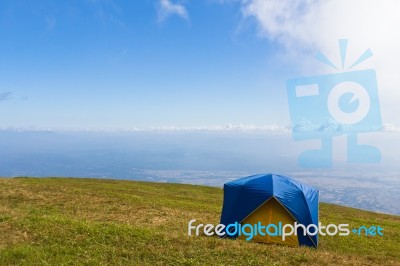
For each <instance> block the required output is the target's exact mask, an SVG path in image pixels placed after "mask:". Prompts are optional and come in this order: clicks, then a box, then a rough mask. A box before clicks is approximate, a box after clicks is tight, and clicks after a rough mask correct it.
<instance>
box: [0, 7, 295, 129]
mask: <svg viewBox="0 0 400 266" xmlns="http://www.w3.org/2000/svg"><path fill="white" fill-rule="evenodd" d="M162 2H163V1H161V2H158V1H105V0H104V1H54V0H47V1H40V3H37V2H32V1H28V0H22V1H2V2H1V4H0V34H1V40H2V41H1V43H0V92H1V93H5V92H9V93H11V95H10V97H8V99H7V101H2V102H1V103H0V112H1V113H2V114H3V115H2V116H1V117H2V118H1V120H0V121H1V122H0V123H1V126H3V127H29V126H30V127H37V128H52V129H58V128H59V129H100V128H101V129H104V128H106V129H107V128H109V129H127V128H132V127H139V128H146V127H154V126H208V125H221V124H222V125H223V124H228V123H232V124H255V125H264V124H274V123H278V124H282V125H287V124H289V122H290V121H289V118H288V115H287V112H286V109H287V103H286V94H285V87H284V86H285V84H284V82H285V80H286V78H287V77H289V76H290V74H291V73H293V71H294V70H293V71H292V70H291V69H287V68H286V67H285V66H284V64H277V57H276V55H277V54H279V53H280V52H281V51H282V49H283V48H282V47H281V46H280V45H279V44H277V43H276V42H274V41H271V40H269V39H266V38H260V37H259V36H258V35H257V27H256V24H255V23H254V21H252V20H251V19H248V18H245V17H244V16H243V15H242V13H241V6H240V4H239V3H238V2H231V3H224V4H221V3H219V2H216V1H190V2H187V3H186V5H185V8H186V10H187V12H188V14H190V17H187V18H184V17H182V16H179V14H174V13H172V14H169V16H166V17H164V18H162V19H161V18H160V9H161V8H162V7H161V6H160V5H161V3H162ZM283 70H284V71H283Z"/></svg>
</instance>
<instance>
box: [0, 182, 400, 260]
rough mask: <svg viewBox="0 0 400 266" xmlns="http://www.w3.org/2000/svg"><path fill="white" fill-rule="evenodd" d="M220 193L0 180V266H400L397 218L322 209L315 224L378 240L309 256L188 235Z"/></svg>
mask: <svg viewBox="0 0 400 266" xmlns="http://www.w3.org/2000/svg"><path fill="white" fill-rule="evenodd" d="M221 206H222V190H221V189H219V188H211V187H202V186H191V185H178V184H160V183H146V182H131V181H115V180H96V179H68V178H43V179H42V178H41V179H37V178H12V179H4V178H0V235H1V237H0V265H10V264H22V265H38V264H40V265H48V264H50V265H61V264H64V265H66V264H89V265H110V264H112V265H115V264H117V265H118V264H119V265H127V264H134V265H135V264H140V265H143V264H149V265H165V264H173V265H180V264H183V265H191V264H194V265H196V264H199V265H204V264H206V265H211V264H212V265H298V264H314V265H321V264H325V265H326V264H332V265H338V264H353V265H368V264H382V265H390V264H392V265H400V217H399V216H391V215H385V214H378V213H373V212H368V211H362V210H357V209H352V208H347V207H340V206H335V205H330V204H324V203H322V204H321V205H320V220H321V222H322V223H324V224H328V223H349V224H350V225H351V226H352V225H353V226H361V225H367V226H369V225H380V226H381V227H383V228H384V236H383V237H367V236H355V235H353V234H351V235H350V236H347V237H339V236H337V237H331V236H327V237H320V241H319V244H320V245H319V247H318V249H313V248H305V247H301V248H292V247H285V246H280V245H267V244H258V243H253V242H246V241H242V240H230V239H220V238H218V237H206V236H200V237H189V236H188V235H187V223H188V221H189V220H191V219H197V223H200V222H203V223H213V224H217V223H219V218H220V212H221Z"/></svg>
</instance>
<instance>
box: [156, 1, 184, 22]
mask: <svg viewBox="0 0 400 266" xmlns="http://www.w3.org/2000/svg"><path fill="white" fill-rule="evenodd" d="M173 15H176V16H179V17H181V18H183V19H184V20H189V14H188V12H187V10H186V8H185V7H184V6H183V5H182V4H178V3H172V2H171V1H170V0H160V6H159V9H158V21H159V22H163V21H164V20H166V19H167V18H168V17H170V16H173Z"/></svg>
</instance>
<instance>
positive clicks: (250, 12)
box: [241, 0, 400, 125]
mask: <svg viewBox="0 0 400 266" xmlns="http://www.w3.org/2000/svg"><path fill="white" fill-rule="evenodd" d="M241 2H242V13H243V15H244V16H245V17H247V18H252V19H254V20H255V21H256V23H257V25H258V32H259V34H260V35H261V36H263V37H266V38H269V39H270V40H273V41H276V42H278V43H280V44H281V45H282V46H283V47H285V48H286V51H287V53H288V54H290V55H291V56H290V57H291V58H292V62H291V64H293V66H296V65H297V66H299V65H300V66H301V68H302V69H303V71H304V74H305V75H315V74H322V73H327V72H332V70H331V69H329V68H327V67H325V66H324V65H322V64H321V63H319V62H318V61H316V60H313V59H312V55H314V54H315V53H316V52H317V50H320V51H321V52H323V53H324V54H325V55H326V56H327V57H328V58H329V59H331V61H332V62H333V63H334V64H335V65H339V66H340V65H341V59H340V54H339V48H338V42H337V41H338V39H349V44H348V52H347V60H346V64H345V71H346V67H347V68H348V67H349V66H350V65H351V64H352V63H353V62H354V61H355V60H356V59H357V58H358V57H359V56H360V55H361V54H362V53H363V52H364V51H365V50H366V49H368V48H370V49H371V50H372V52H373V54H374V56H373V57H372V58H370V59H369V60H368V61H366V62H364V63H362V64H360V65H359V66H358V67H356V68H354V69H353V70H363V69H368V68H374V69H375V70H376V72H377V76H378V87H379V90H380V97H381V109H382V115H383V119H384V121H386V122H387V123H394V124H397V125H399V124H400V117H399V116H398V115H397V114H398V113H399V112H400V105H399V104H398V102H399V101H400V80H399V79H398V69H400V49H399V47H400V35H399V34H398V25H400V16H399V15H398V11H399V10H400V1H397V0H386V1H374V0H353V1H347V0H324V1H318V0H293V1H280V0H241ZM307 58H308V59H307ZM333 71H334V70H333Z"/></svg>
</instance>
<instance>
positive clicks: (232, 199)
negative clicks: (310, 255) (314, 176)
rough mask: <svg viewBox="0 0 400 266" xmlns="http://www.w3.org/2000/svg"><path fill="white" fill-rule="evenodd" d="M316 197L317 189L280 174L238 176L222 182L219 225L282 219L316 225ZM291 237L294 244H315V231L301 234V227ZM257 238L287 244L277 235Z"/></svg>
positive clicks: (316, 243)
mask: <svg viewBox="0 0 400 266" xmlns="http://www.w3.org/2000/svg"><path fill="white" fill-rule="evenodd" d="M318 196H319V191H318V190H317V189H315V188H313V187H310V186H307V185H304V184H302V183H300V182H298V181H296V180H293V179H291V178H288V177H285V176H282V175H275V174H261V175H254V176H249V177H244V178H241V179H237V180H234V181H231V182H228V183H226V184H225V185H224V203H223V208H222V214H221V224H224V225H225V226H227V225H229V224H234V223H235V222H237V223H244V222H246V221H253V222H254V221H256V223H257V222H258V221H260V219H261V220H262V221H263V222H267V223H268V222H270V223H271V221H275V222H277V221H278V220H279V221H281V222H282V220H283V221H286V223H292V222H293V223H294V222H297V223H299V224H303V225H304V226H306V227H307V226H308V225H310V224H314V225H317V226H318ZM314 231H315V230H314ZM292 240H293V243H292V244H293V245H305V246H312V247H316V246H317V245H318V234H315V235H309V234H306V236H304V235H303V231H302V229H301V228H300V229H298V232H297V236H295V238H293V239H292ZM256 241H259V242H275V243H281V244H290V242H286V243H282V240H281V239H278V238H275V241H273V238H266V237H264V238H260V237H259V238H258V239H257V240H256Z"/></svg>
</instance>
